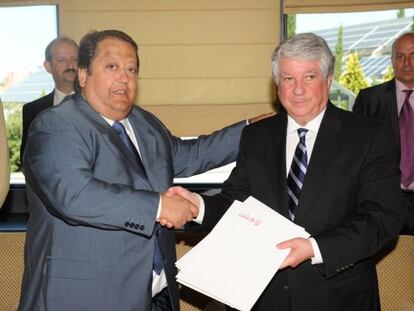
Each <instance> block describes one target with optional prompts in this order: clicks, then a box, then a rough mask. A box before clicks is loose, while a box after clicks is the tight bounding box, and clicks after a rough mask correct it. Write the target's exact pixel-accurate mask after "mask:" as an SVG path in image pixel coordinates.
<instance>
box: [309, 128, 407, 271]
mask: <svg viewBox="0 0 414 311" xmlns="http://www.w3.org/2000/svg"><path fill="white" fill-rule="evenodd" d="M377 125H378V123H377ZM387 126H388V125H387V124H386V123H383V124H382V125H381V126H380V127H377V128H376V129H375V131H372V135H371V136H370V140H369V141H368V139H367V144H369V148H368V149H367V150H368V151H367V152H366V154H365V155H364V159H363V161H362V165H361V167H360V170H359V176H356V178H357V181H358V182H357V183H356V185H355V191H356V194H357V200H356V202H355V204H357V206H356V208H355V210H354V212H353V213H352V214H350V215H349V217H348V218H347V219H346V220H345V221H343V222H341V223H339V224H337V225H336V226H334V227H333V228H332V229H330V230H327V231H325V232H322V233H320V234H317V235H316V236H314V238H315V239H316V241H317V243H318V246H319V248H320V251H321V254H322V257H323V261H324V264H323V265H324V270H325V273H326V277H327V278H330V277H332V276H335V275H336V274H338V273H340V272H342V271H343V270H346V269H348V268H351V267H353V266H354V265H355V264H357V263H359V262H361V261H363V260H366V259H368V258H370V257H372V256H373V255H374V254H376V253H377V252H378V251H379V250H380V249H381V248H382V247H383V246H384V245H385V244H386V243H387V242H389V241H390V240H392V239H393V238H394V237H396V236H397V235H398V233H399V232H400V229H401V226H402V222H403V217H404V216H403V215H404V213H403V208H402V205H401V201H400V191H399V178H400V176H399V169H398V160H397V159H398V157H397V151H396V148H395V147H394V146H395V143H394V141H393V137H392V132H391V130H390V129H389V128H387Z"/></svg>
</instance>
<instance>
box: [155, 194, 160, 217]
mask: <svg viewBox="0 0 414 311" xmlns="http://www.w3.org/2000/svg"><path fill="white" fill-rule="evenodd" d="M160 215H161V194H160V201H159V202H158V210H157V218H155V219H159V218H160Z"/></svg>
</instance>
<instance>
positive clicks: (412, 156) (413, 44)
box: [353, 32, 414, 234]
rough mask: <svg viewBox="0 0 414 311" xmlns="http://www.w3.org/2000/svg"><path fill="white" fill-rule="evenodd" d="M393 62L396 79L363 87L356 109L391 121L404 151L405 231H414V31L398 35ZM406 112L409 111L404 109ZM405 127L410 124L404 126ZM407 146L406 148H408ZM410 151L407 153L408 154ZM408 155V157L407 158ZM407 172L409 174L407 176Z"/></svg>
mask: <svg viewBox="0 0 414 311" xmlns="http://www.w3.org/2000/svg"><path fill="white" fill-rule="evenodd" d="M391 57H392V64H393V68H394V73H395V79H392V80H391V81H388V82H385V83H382V84H380V85H376V86H373V87H370V88H367V89H364V90H361V91H360V92H359V94H358V96H357V98H356V100H355V105H354V107H353V111H354V112H358V113H362V114H365V115H367V116H374V117H377V118H379V119H381V121H382V122H386V123H389V124H390V128H391V129H392V131H393V134H394V136H395V138H396V140H395V141H396V143H397V148H398V150H399V154H400V159H401V161H400V169H401V177H402V178H401V197H402V201H403V204H404V207H405V211H406V216H405V223H404V227H403V229H402V233H404V234H414V112H413V111H414V94H412V93H413V90H414V33H413V32H409V33H405V34H403V35H401V36H400V37H399V38H397V39H396V40H395V41H394V43H393V45H392V56H391ZM406 103H407V108H408V112H407V113H408V117H409V119H410V120H411V121H409V123H410V124H411V127H409V128H407V129H405V130H403V131H404V132H403V133H405V132H407V135H400V128H401V127H402V126H403V125H402V123H401V122H400V120H402V119H404V118H399V116H401V111H404V110H405V109H403V106H404V105H405V104H406ZM404 115H406V114H405V113H404ZM404 128H406V127H405V126H404ZM404 150H406V151H405V152H404ZM405 155H406V156H405ZM405 158H407V159H408V161H405V160H404V159H405ZM405 176H407V177H406V178H405Z"/></svg>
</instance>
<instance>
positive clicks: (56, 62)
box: [20, 36, 78, 164]
mask: <svg viewBox="0 0 414 311" xmlns="http://www.w3.org/2000/svg"><path fill="white" fill-rule="evenodd" d="M43 66H44V68H45V70H46V71H47V72H48V73H50V74H51V75H52V77H53V81H54V82H55V89H54V90H53V91H52V92H51V93H49V94H47V95H46V96H43V97H41V98H39V99H36V100H34V101H32V102H30V103H27V104H25V105H24V106H23V132H22V141H21V145H20V159H21V160H22V159H23V153H24V148H25V146H26V140H27V132H28V130H29V127H30V124H31V123H32V121H33V119H34V118H35V117H36V116H37V115H38V114H39V113H40V112H41V111H43V110H45V109H46V108H49V107H52V106H56V105H58V104H60V103H61V102H62V100H63V99H64V98H65V97H66V96H67V95H70V94H73V81H74V80H75V77H76V70H77V68H78V44H77V43H76V42H75V41H74V40H72V39H70V38H68V37H64V36H62V37H58V38H56V39H53V40H52V41H51V42H50V43H49V44H48V45H47V47H46V49H45V60H44V62H43ZM21 162H22V161H21ZM22 164H23V163H22Z"/></svg>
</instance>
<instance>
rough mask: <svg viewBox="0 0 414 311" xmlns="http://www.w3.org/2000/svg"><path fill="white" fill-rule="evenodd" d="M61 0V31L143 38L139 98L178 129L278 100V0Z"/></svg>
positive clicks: (201, 127)
mask: <svg viewBox="0 0 414 311" xmlns="http://www.w3.org/2000/svg"><path fill="white" fill-rule="evenodd" d="M34 1H35V2H37V1H36V0H34ZM22 2H24V3H26V2H28V1H22ZM45 2H46V3H50V2H51V1H48V0H46V1H45ZM54 3H56V4H58V5H59V15H60V16H59V20H60V30H61V34H65V35H68V36H71V37H73V38H74V39H75V40H80V38H81V37H82V36H83V35H84V34H85V33H87V32H88V31H90V30H91V29H97V30H102V29H120V30H123V31H125V32H127V33H128V34H129V35H131V36H132V37H133V38H134V39H135V40H136V41H137V43H138V44H139V46H140V58H141V70H140V80H139V96H138V102H139V103H140V104H142V106H144V107H147V108H148V109H150V110H152V111H155V112H156V114H157V115H159V116H160V118H161V119H162V120H163V121H164V122H165V123H166V124H167V125H168V126H169V127H170V128H171V129H172V131H173V132H178V133H179V134H180V135H195V134H198V133H201V132H205V131H209V130H211V129H214V128H218V127H222V126H224V125H226V122H231V121H234V120H238V119H240V118H245V117H246V116H250V117H251V116H252V114H253V115H254V114H255V112H257V113H261V112H264V111H268V109H270V107H271V103H272V101H273V98H274V87H273V86H272V82H271V69H270V55H271V52H272V50H273V49H274V47H275V46H276V44H277V42H278V40H279V37H278V35H279V26H278V25H279V15H280V13H279V3H280V1H279V0H226V1H222V0H170V1H167V0H139V1H136V0H123V1H115V0H89V1H85V0H57V1H55V2H54ZM227 106H228V108H225V107H227ZM187 108H188V110H187ZM201 116H202V117H201ZM189 119H191V120H196V121H195V122H191V121H190V122H188V120H189ZM183 124H187V125H183Z"/></svg>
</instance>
